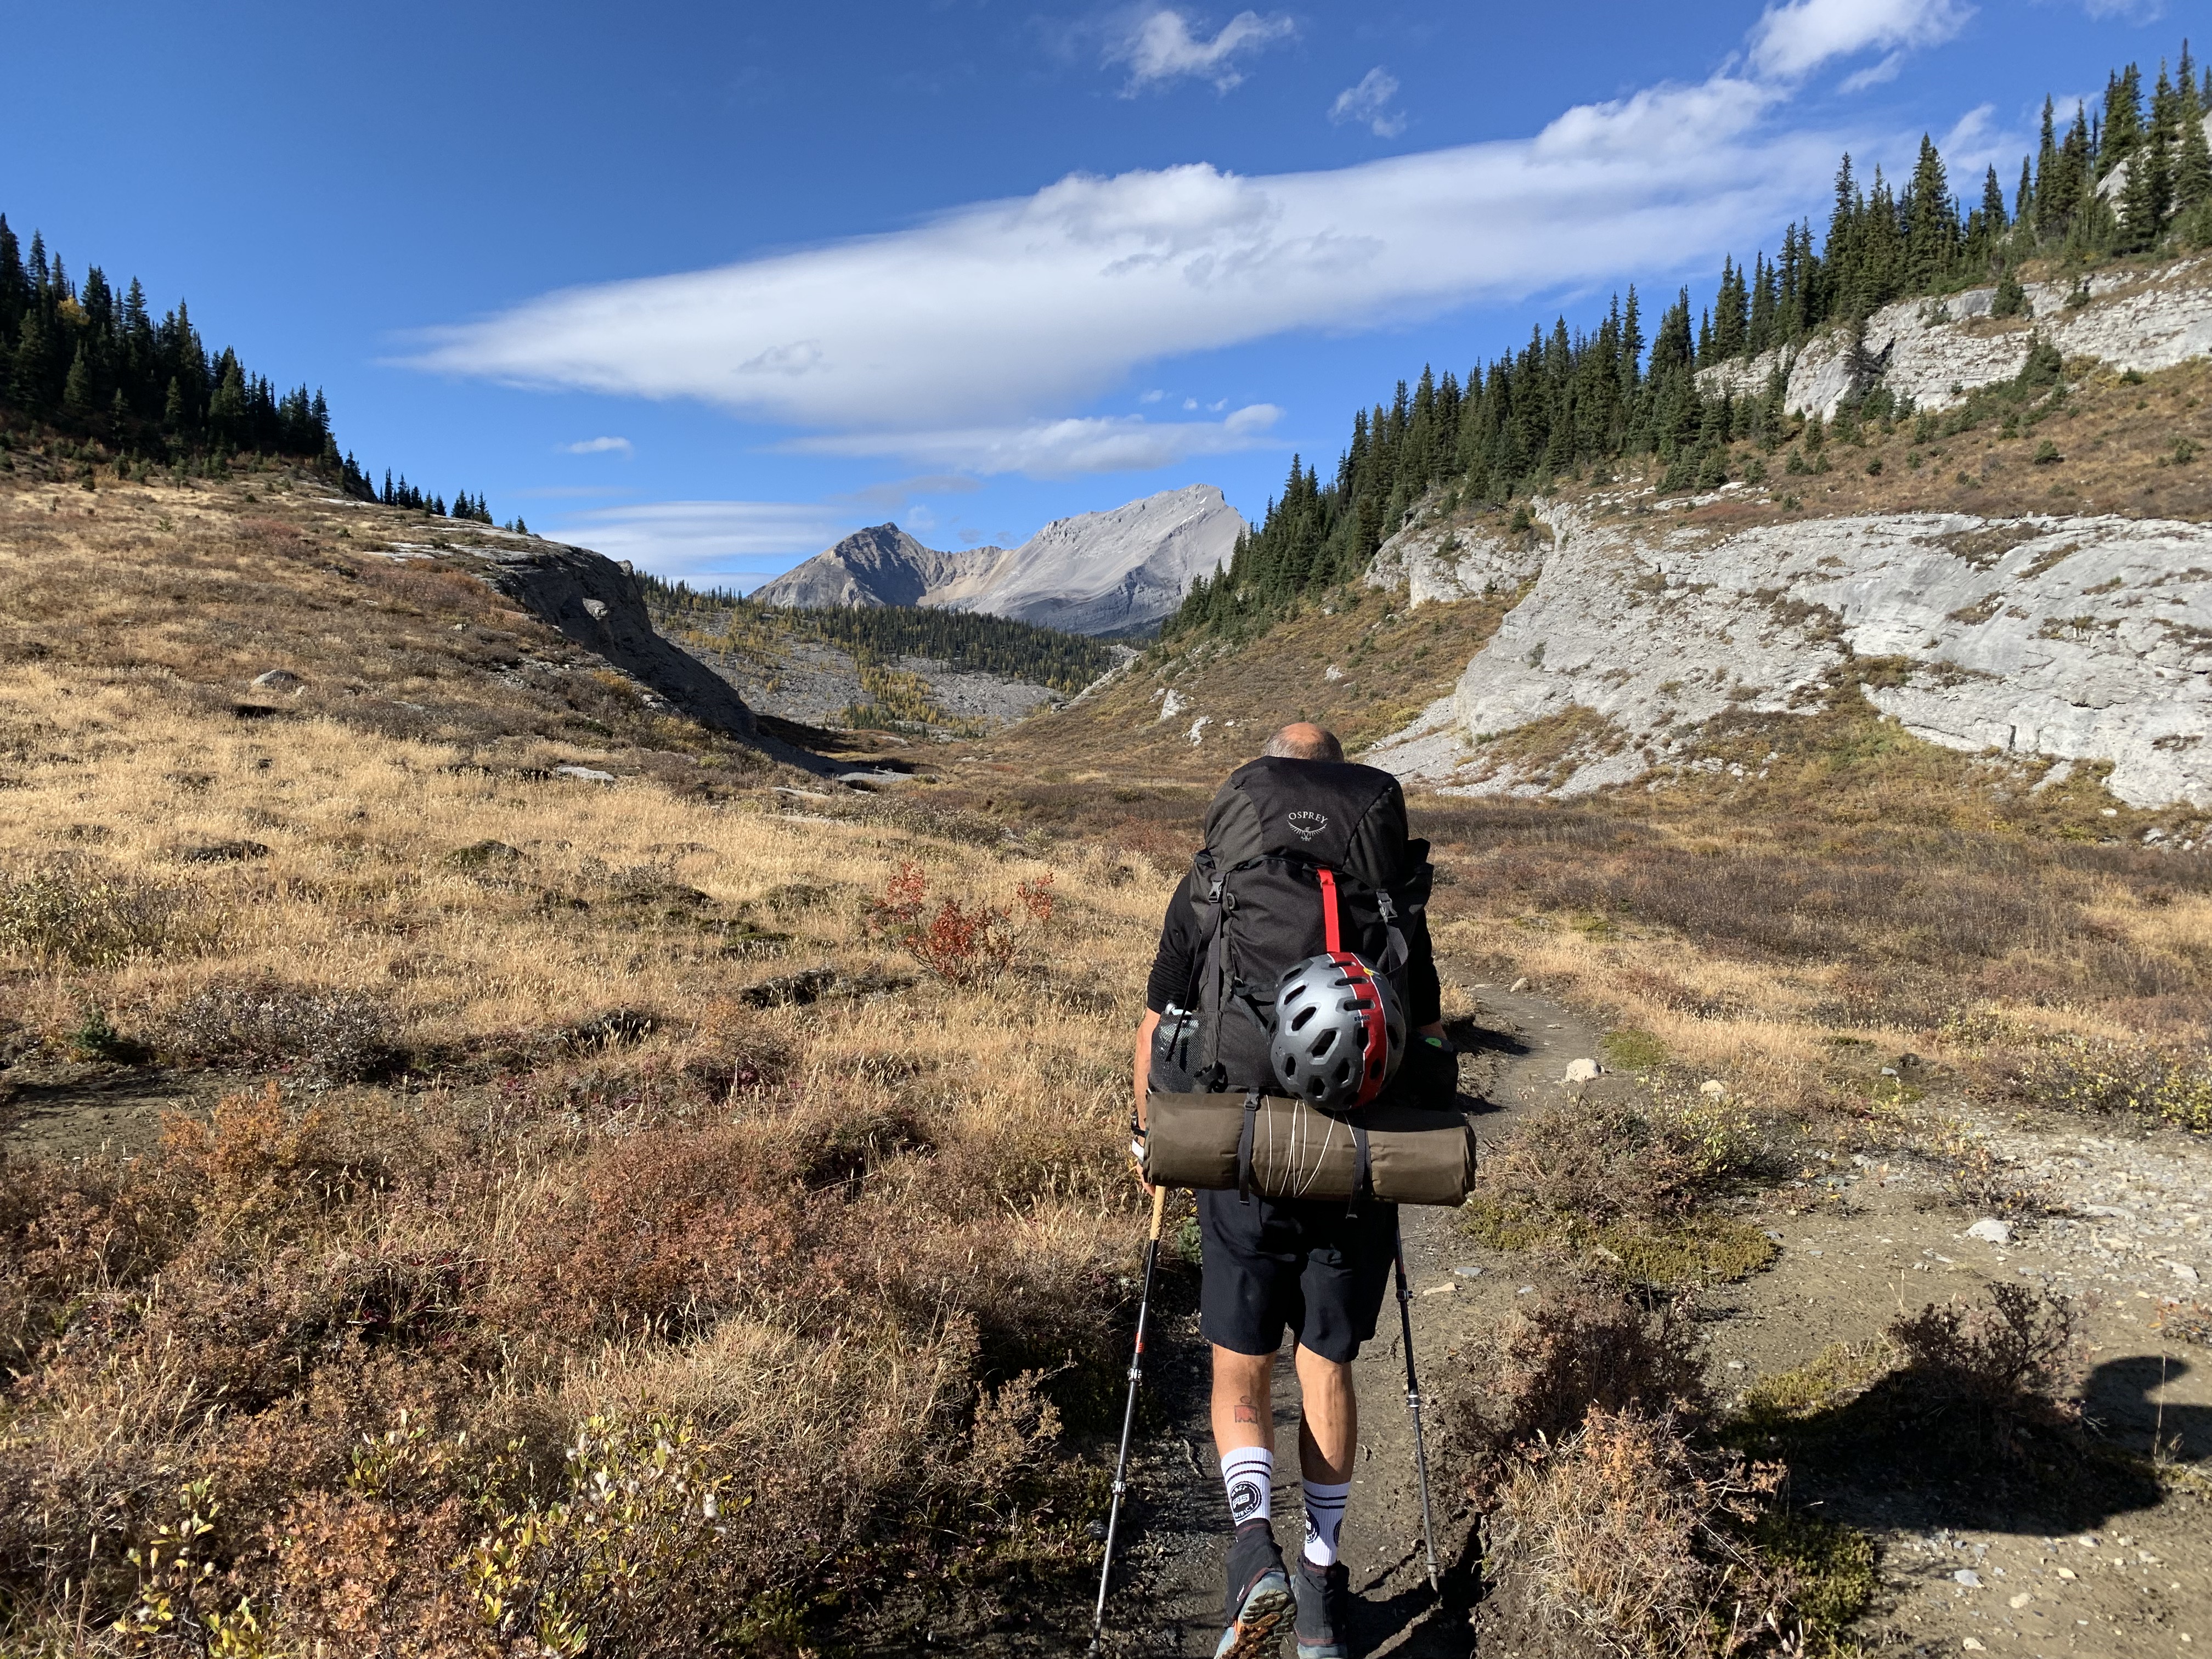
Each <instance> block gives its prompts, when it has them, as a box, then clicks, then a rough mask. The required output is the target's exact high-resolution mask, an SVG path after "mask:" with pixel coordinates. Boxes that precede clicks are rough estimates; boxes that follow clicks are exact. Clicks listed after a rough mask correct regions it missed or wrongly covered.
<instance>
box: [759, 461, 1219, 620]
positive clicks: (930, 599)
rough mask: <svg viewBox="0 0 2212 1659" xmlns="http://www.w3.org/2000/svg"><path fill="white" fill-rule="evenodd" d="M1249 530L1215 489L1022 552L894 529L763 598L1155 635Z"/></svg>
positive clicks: (835, 554)
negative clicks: (929, 543) (956, 544)
mask: <svg viewBox="0 0 2212 1659" xmlns="http://www.w3.org/2000/svg"><path fill="white" fill-rule="evenodd" d="M1241 530H1243V519H1242V518H1240V517H1239V516H1238V514H1237V510H1236V509H1235V508H1234V507H1231V506H1230V505H1229V503H1228V501H1226V500H1225V499H1224V498H1223V496H1222V494H1221V492H1220V491H1219V490H1218V489H1215V488H1214V487H1213V486H1212V484H1192V485H1190V486H1188V488H1186V489H1171V490H1167V491H1164V492H1163V493H1162V494H1160V495H1151V496H1147V497H1146V499H1145V500H1143V501H1131V502H1129V503H1128V504H1127V505H1126V506H1123V507H1115V509H1114V510H1113V511H1112V512H1110V513H1079V514H1077V515H1076V516H1075V517H1073V518H1069V519H1055V520H1054V521H1053V522H1052V523H1050V524H1048V525H1047V526H1045V527H1044V528H1043V529H1042V530H1040V531H1039V532H1037V533H1036V535H1034V536H1032V537H1030V539H1029V540H1027V541H1026V542H1024V543H1023V544H1021V545H1020V546H1019V547H1015V548H1002V547H978V548H974V549H970V550H968V551H965V552H941V551H939V550H937V549H934V548H929V547H925V546H923V545H922V544H921V543H920V542H918V541H916V540H915V538H913V537H912V536H909V535H908V534H907V532H904V531H903V530H901V529H900V528H899V527H898V526H896V525H893V524H886V525H878V526H875V527H873V528H872V529H868V530H862V531H858V532H854V534H852V535H850V536H848V537H847V538H845V539H844V540H843V541H842V542H839V543H838V544H836V546H835V547H832V548H830V549H829V550H826V551H824V552H821V553H817V554H816V555H815V556H813V557H812V558H811V559H809V560H807V561H806V562H805V563H804V564H802V565H799V567H798V568H795V569H793V570H789V571H787V572H786V573H785V574H782V575H781V576H779V577H777V578H776V579H775V580H774V581H771V582H766V583H763V585H762V586H760V587H758V588H757V589H756V590H755V591H754V593H753V596H752V597H753V598H755V599H760V600H762V601H763V602H764V603H766V604H769V605H789V606H824V607H828V606H836V605H944V606H947V607H949V608H951V609H952V610H956V611H982V612H985V613H986V614H987V615H990V616H994V617H1012V619H1013V620H1015V621H1017V622H1025V623H1035V624H1036V625H1037V626H1038V627H1041V628H1057V629H1063V630H1064V631H1066V632H1068V633H1072V634H1094V635H1106V636H1114V635H1130V634H1142V633H1146V632H1149V631H1150V630H1151V629H1154V628H1156V627H1158V625H1159V623H1160V622H1161V621H1162V619H1164V617H1167V616H1168V615H1169V614H1170V612H1171V611H1174V610H1175V608H1176V605H1180V604H1181V603H1182V596H1183V595H1184V593H1186V592H1188V591H1189V588H1190V585H1191V583H1192V582H1193V581H1194V580H1197V579H1198V578H1199V577H1200V576H1203V575H1207V574H1212V570H1213V568H1214V567H1215V566H1216V565H1222V564H1226V563H1227V562H1229V557H1230V555H1231V553H1232V552H1233V551H1235V550H1236V546H1237V533H1238V532H1240V531H1241Z"/></svg>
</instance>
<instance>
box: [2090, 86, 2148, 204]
mask: <svg viewBox="0 0 2212 1659" xmlns="http://www.w3.org/2000/svg"><path fill="white" fill-rule="evenodd" d="M2142 136H2143V118H2142V70H2138V69H2137V68H2136V66H2135V65H2134V64H2129V65H2128V66H2127V68H2126V69H2124V70H2121V71H2119V72H2118V74H2115V75H2112V76H2107V77H2106V82H2105V124H2104V131H2103V134H2102V136H2101V137H2100V139H2099V141H2098V144H2097V156H2096V161H2097V174H2096V176H2097V177H2098V178H2100V179H2102V178H2104V177H2105V176H2106V174H2107V173H2111V172H2112V169H2113V168H2114V167H2118V165H2119V164H2120V163H2121V162H2123V161H2126V160H2127V159H2128V157H2129V156H2130V155H2133V154H2134V153H2135V149H2136V144H2137V143H2140V142H2141V141H2142Z"/></svg>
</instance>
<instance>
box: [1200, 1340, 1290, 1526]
mask: <svg viewBox="0 0 2212 1659" xmlns="http://www.w3.org/2000/svg"><path fill="white" fill-rule="evenodd" d="M1274 1369H1275V1357H1274V1356H1273V1354H1262V1353H1239V1352H1237V1351H1236V1350H1235V1349H1234V1348H1225V1347H1223V1346H1220V1345H1219V1344H1218V1343H1216V1344H1215V1345H1214V1347H1213V1449H1214V1450H1215V1452H1216V1453H1218V1455H1219V1456H1220V1458H1221V1479H1222V1481H1223V1483H1224V1484H1225V1486H1227V1487H1228V1489H1229V1519H1230V1522H1231V1525H1233V1526H1239V1527H1241V1526H1243V1524H1244V1523H1245V1522H1248V1521H1263V1520H1267V1519H1268V1518H1270V1517H1271V1516H1273V1513H1274V1510H1273V1504H1272V1503H1271V1502H1270V1497H1271V1493H1272V1492H1273V1484H1274V1473H1275V1415H1274V1402H1273V1393H1274V1389H1273V1383H1274Z"/></svg>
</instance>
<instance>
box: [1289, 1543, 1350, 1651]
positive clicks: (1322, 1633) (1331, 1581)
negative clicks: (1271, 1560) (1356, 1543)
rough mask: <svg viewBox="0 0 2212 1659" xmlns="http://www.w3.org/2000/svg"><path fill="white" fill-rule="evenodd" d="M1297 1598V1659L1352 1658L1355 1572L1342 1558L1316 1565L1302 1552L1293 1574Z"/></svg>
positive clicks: (1293, 1586) (1292, 1592) (1292, 1580)
mask: <svg viewBox="0 0 2212 1659" xmlns="http://www.w3.org/2000/svg"><path fill="white" fill-rule="evenodd" d="M1291 1594H1292V1595H1295V1596H1297V1602H1298V1620H1297V1635H1298V1659H1352V1572H1351V1570H1350V1569H1349V1568H1347V1567H1346V1565H1344V1563H1343V1562H1341V1561H1332V1562H1330V1563H1329V1564H1328V1565H1327V1566H1325V1567H1317V1566H1316V1565H1314V1564H1313V1563H1312V1562H1310V1561H1309V1560H1307V1559H1305V1557H1304V1555H1303V1554H1302V1555H1300V1556H1299V1557H1298V1565H1297V1570H1296V1571H1293V1572H1292V1573H1291Z"/></svg>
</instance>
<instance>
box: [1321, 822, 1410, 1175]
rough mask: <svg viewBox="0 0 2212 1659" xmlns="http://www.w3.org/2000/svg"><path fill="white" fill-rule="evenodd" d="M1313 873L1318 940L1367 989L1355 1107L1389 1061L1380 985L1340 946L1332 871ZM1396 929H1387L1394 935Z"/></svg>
mask: <svg viewBox="0 0 2212 1659" xmlns="http://www.w3.org/2000/svg"><path fill="white" fill-rule="evenodd" d="M1314 874H1315V875H1316V877H1318V878H1320V880H1321V932H1322V945H1323V946H1324V947H1325V948H1326V949H1327V950H1328V954H1329V957H1330V958H1331V959H1332V960H1333V961H1334V962H1335V963H1336V964H1337V965H1338V966H1339V967H1340V968H1342V969H1344V971H1345V975H1346V978H1348V979H1350V980H1352V981H1353V982H1354V983H1355V984H1357V983H1359V982H1361V981H1364V982H1365V984H1366V987H1367V989H1366V991H1365V993H1364V994H1363V995H1362V996H1361V998H1360V1004H1361V1011H1360V1020H1359V1023H1360V1025H1361V1027H1362V1028H1363V1029H1364V1032H1365V1035H1366V1039H1367V1040H1366V1041H1365V1042H1364V1043H1362V1044H1361V1045H1360V1047H1361V1057H1362V1059H1363V1060H1364V1061H1365V1064H1366V1079H1365V1081H1364V1082H1363V1083H1362V1084H1361V1085H1359V1098H1358V1100H1357V1101H1355V1102H1354V1103H1353V1104H1354V1105H1355V1106H1366V1105H1370V1104H1371V1103H1373V1101H1374V1099H1375V1097H1376V1096H1377V1095H1379V1094H1381V1093H1382V1092H1383V1067H1384V1066H1387V1065H1389V1060H1390V1037H1389V1032H1388V1030H1386V1029H1385V1028H1384V1025H1383V987H1381V986H1379V985H1377V984H1376V982H1375V975H1374V974H1373V972H1372V971H1371V970H1370V969H1369V968H1368V966H1367V964H1366V963H1364V962H1363V961H1361V960H1360V959H1359V958H1358V957H1356V956H1352V955H1351V954H1349V953H1348V952H1346V951H1345V949H1344V935H1343V932H1342V929H1341V927H1340V925H1339V923H1338V921H1337V898H1336V872H1335V871H1334V870H1332V869H1330V868H1329V867H1328V866H1327V865H1325V864H1324V865H1321V866H1316V869H1315V871H1314ZM1397 932H1398V930H1397V929H1396V928H1395V927H1394V928H1392V929H1391V930H1390V933H1391V937H1392V938H1393V939H1395V938H1396V937H1397ZM1359 1148H1360V1168H1361V1171H1362V1176H1363V1179H1364V1172H1365V1169H1366V1151H1367V1141H1366V1136H1365V1134H1364V1133H1362V1134H1361V1136H1360V1137H1359Z"/></svg>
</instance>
